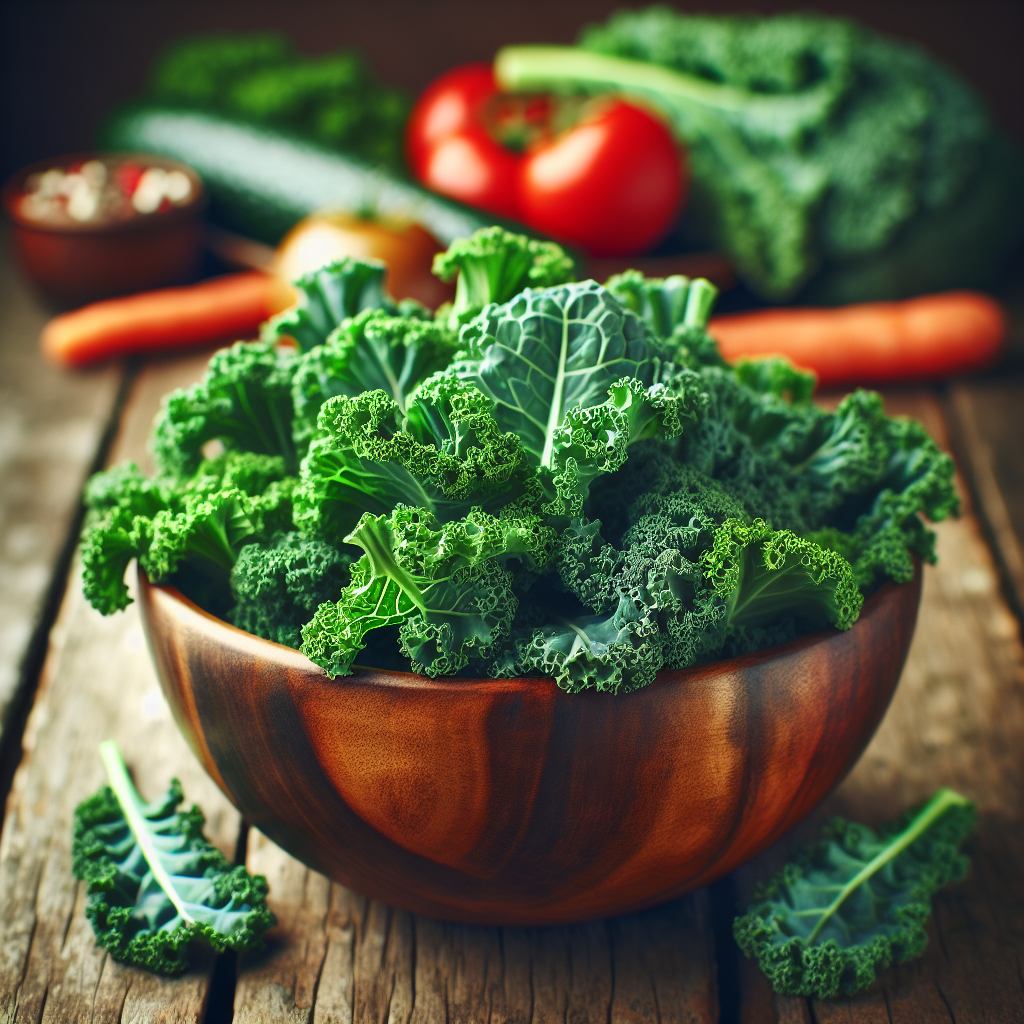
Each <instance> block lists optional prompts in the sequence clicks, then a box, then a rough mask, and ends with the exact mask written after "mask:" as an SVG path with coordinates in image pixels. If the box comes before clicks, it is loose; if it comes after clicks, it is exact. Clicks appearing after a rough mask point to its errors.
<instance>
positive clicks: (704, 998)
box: [0, 258, 1024, 1024]
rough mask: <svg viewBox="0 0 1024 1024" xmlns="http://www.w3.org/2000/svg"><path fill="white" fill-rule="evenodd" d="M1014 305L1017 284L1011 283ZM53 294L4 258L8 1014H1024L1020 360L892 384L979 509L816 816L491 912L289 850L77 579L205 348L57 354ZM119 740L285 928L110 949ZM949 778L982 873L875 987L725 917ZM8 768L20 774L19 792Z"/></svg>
mask: <svg viewBox="0 0 1024 1024" xmlns="http://www.w3.org/2000/svg"><path fill="white" fill-rule="evenodd" d="M1011 300H1012V302H1013V303H1014V304H1015V308H1017V309H1019V308H1020V306H1021V301H1020V296H1019V294H1018V295H1017V296H1016V297H1013V296H1011ZM45 316H46V311H45V310H44V309H43V308H41V307H40V306H39V305H38V304H37V303H36V302H35V301H34V300H33V298H32V297H31V295H30V294H29V293H28V292H27V290H26V289H25V288H24V286H23V285H22V284H21V283H19V281H18V280H17V278H16V276H15V275H14V273H13V271H12V269H11V267H10V265H9V261H7V260H6V258H5V259H4V261H3V262H2V264H0V389H2V391H0V474H2V475H0V480H2V484H0V488H2V489H0V517H2V518H0V566H2V570H0V612H2V614H0V636H2V638H3V641H4V642H3V643H2V644H0V721H2V735H0V740H2V746H0V785H2V786H3V790H4V793H5V795H6V796H7V804H6V813H5V817H4V822H3V836H2V841H0V1021H32V1022H38V1021H55V1022H73V1021H97V1022H108V1021H109V1022H114V1021H125V1022H127V1021H133V1022H143V1021H147V1022H148V1021H175V1022H185V1021H202V1020H205V1021H212V1022H214V1024H220V1022H224V1021H229V1020H232V1019H234V1020H235V1021H236V1022H239V1024H241V1022H266V1021H288V1022H300V1021H301V1022H307V1021H308V1022H314V1021H315V1022H324V1024H326V1022H341V1021H346V1022H348V1021H355V1022H363V1021H382V1022H384V1021H388V1022H390V1021H422V1022H435V1021H452V1022H455V1021H489V1022H495V1024H497V1022H501V1021H509V1022H511V1021H536V1022H538V1024H539V1022H543V1021H555V1020H557V1021H566V1022H569V1021H571V1022H585V1021H602V1022H605V1021H616V1022H618V1021H623V1022H625V1021H662V1022H665V1024H668V1022H669V1021H680V1022H692V1024H697V1022H699V1024H704V1022H712V1021H716V1020H721V1021H723V1022H726V1024H731V1022H736V1021H741V1022H744V1024H761V1022H780V1024H781V1022H786V1024H790V1022H792V1024H797V1022H800V1024H804V1022H806V1024H811V1022H816V1024H826V1022H831V1021H849V1022H858V1024H859V1022H864V1024H867V1022H874V1021H878V1022H880V1024H886V1022H891V1024H900V1022H907V1024H909V1022H926V1021H927V1022H931V1021H935V1022H947V1021H955V1022H957V1024H967V1022H971V1021H979V1022H980V1021H985V1022H986V1024H994V1022H1004V1021H1005V1022H1009V1021H1024V875H1022V870H1021V868H1022V865H1024V827H1022V823H1024V648H1022V646H1021V636H1020V621H1019V619H1018V617H1017V614H1015V612H1016V613H1018V614H1019V612H1020V610H1021V598H1022V596H1024V563H1022V559H1021V548H1020V544H1019V542H1018V539H1017V538H1018V537H1020V536H1022V535H1024V531H1022V525H1024V446H1022V444H1021V437H1024V431H1022V430H1021V427H1022V426H1024V415H1022V400H1024V378H1022V375H1021V372H1020V363H1021V360H1020V354H1019V353H1020V352H1021V351H1024V344H1022V341H1021V338H1020V336H1019V330H1020V326H1019V325H1020V323H1021V322H1022V318H1021V317H1020V316H1017V317H1016V318H1015V321H1014V323H1015V325H1016V326H1015V330H1017V331H1018V335H1017V336H1016V337H1015V340H1014V342H1013V349H1014V353H1015V355H1014V356H1013V358H1011V361H1010V362H1009V364H1008V368H1004V370H1003V372H1001V373H999V374H996V375H992V376H990V377H988V378H985V379H981V380H975V381H971V382H962V383H956V384H953V385H951V386H949V387H948V388H944V389H926V388H920V389H913V390H906V391H899V392H896V391H894V392H891V393H888V394H887V395H886V400H887V404H888V406H889V409H890V411H893V412H910V413H913V414H915V415H917V416H919V417H921V418H922V419H923V420H924V422H925V423H926V425H927V426H928V428H929V429H930V430H931V431H932V432H933V434H934V435H935V436H936V437H937V438H938V439H939V440H940V441H941V442H942V443H943V444H946V445H951V446H952V448H953V450H954V452H955V454H956V455H957V457H958V460H959V464H960V467H961V471H962V475H961V479H960V486H961V491H962V493H963V494H964V499H965V510H964V515H963V516H962V517H961V518H960V519H957V520H953V521H950V522H946V523H942V524H939V526H938V536H939V556H940V562H939V565H938V567H936V568H929V569H928V570H927V571H926V575H925V584H924V598H923V603H922V606H921V612H920V618H919V623H918V628H917V634H916V637H915V640H914V645H913V648H912V649H911V652H910V658H909V661H908V664H907V667H906V670H905V672H904V675H903V679H902V681H901V683H900V686H899V689H898V691H897V694H896V697H895V699H894V701H893V704H892V707H891V708H890V710H889V713H888V715H887V717H886V719H885V721H884V722H883V724H882V726H881V728H880V729H879V731H878V734H877V735H876V737H875V739H874V740H873V742H872V743H871V745H870V747H869V748H868V750H867V752H866V753H865V754H864V756H863V758H862V759H861V761H860V762H859V764H858V765H857V767H856V768H855V769H854V771H853V772H852V773H851V775H850V777H849V778H848V779H847V780H846V781H845V783H843V785H842V786H841V787H840V788H839V789H838V790H837V792H836V793H835V794H833V796H832V797H830V798H829V800H828V801H827V802H826V803H825V805H823V806H822V807H821V808H820V810H819V811H818V812H817V813H816V814H815V815H814V816H813V820H812V821H810V822H808V823H806V824H805V825H804V826H802V827H801V828H800V829H798V830H797V831H796V832H795V833H794V834H792V835H791V836H789V837H787V839H786V840H784V841H783V842H782V843H780V844H778V846H777V847H775V848H773V849H771V850H769V851H768V852H767V853H765V854H764V855H763V856H762V857H760V858H759V859H758V860H757V861H755V862H754V863H752V864H750V865H748V866H746V867H745V868H743V869H742V870H740V871H738V872H736V873H735V874H734V875H732V876H730V877H728V878H726V879H724V880H722V881H721V882H719V883H716V884H715V885H713V886H711V887H710V888H708V889H704V890H701V891H699V892H696V893H693V894H691V895H689V896H686V897H684V898H682V899H680V900H677V901H675V902H674V903H670V904H667V905H665V906H662V907H658V908H656V909H654V910H651V911H648V912H645V913H642V914H636V915H631V916H627V917H621V918H615V919H611V920H606V921H598V922H594V923H592V924H586V925H579V926H576V927H572V928H553V929H512V928H504V929H500V928H475V927H467V926H462V925H453V924H448V923H445V922H440V921H434V920H430V919H427V918H422V917H417V916H414V915H411V914H408V913H405V912H402V911H398V910H394V909H392V908H389V907H387V906H384V905H382V904H379V903H375V902H373V901H370V900H367V899H365V898H364V897H362V896H360V895H358V894H357V893H354V892H351V891H349V890H347V889H345V888H343V887H342V886H340V885H337V884H333V883H331V882H330V881H328V880H327V879H326V878H324V877H323V876H322V875H319V874H317V873H316V872H313V871H310V870H309V869H307V868H305V867H304V866H303V865H302V864H300V863H298V862H297V861H295V860H294V859H292V858H291V857H289V856H288V855H287V854H286V853H284V852H283V851H282V850H280V849H279V848H277V847H276V846H275V845H274V844H273V843H271V842H270V841H269V840H267V839H265V838H264V837H263V836H262V835H260V834H259V833H258V832H256V831H255V830H251V831H250V830H248V829H247V828H246V826H245V824H244V822H242V821H241V820H240V818H239V815H238V813H237V812H236V811H235V810H234V808H233V807H231V805H230V804H229V803H228V802H227V800H226V799H225V798H224V796H223V795H222V794H221V793H220V791H219V790H218V789H217V788H216V786H215V785H214V784H213V783H212V782H211V781H210V780H209V779H208V778H207V777H206V775H205V774H204V773H203V771H202V769H201V768H200V767H199V765H198V764H197V763H196V761H195V760H194V758H193V757H192V755H191V754H190V753H189V751H188V749H187V747H186V746H185V743H184V741H183V740H182V739H181V737H180V736H179V734H178V732H177V730H176V729H175V727H174V724H173V722H172V721H171V718H170V714H169V712H168V709H167V706H166V704H165V703H164V700H163V697H162V695H161V693H160V690H159V688H158V685H157V682H156V678H155V676H154V673H153V669H152V666H151V664H150V660H149V655H148V652H147V651H146V648H145V642H144V639H143V636H142V631H141V628H140V624H139V619H138V615H137V613H136V610H135V608H134V607H131V608H129V609H128V611H127V612H125V613H123V614H120V615H116V616H113V617H111V618H102V617H101V616H99V615H98V614H96V613H95V612H94V611H93V610H92V609H91V608H89V607H88V605H87V604H86V603H85V602H84V600H83V598H82V596H81V593H80V588H79V581H78V569H77V562H76V559H75V557H74V551H75V538H76V536H77V529H78V525H79V511H78V494H79V492H80V488H81V485H82V482H83V480H84V478H85V476H86V474H87V473H88V472H89V471H90V470H91V468H93V467H94V466H98V465H102V464H103V463H105V462H114V461H118V460H120V459H125V458H133V459H135V460H136V461H138V462H139V463H140V465H142V466H143V467H147V466H148V465H149V456H148V455H147V452H146V447H145V438H146V434H147V431H148V428H149V423H150V421H151V419H152V416H153V414H154V412H155V410H156V408H157V407H158V403H159V397H160V395H162V394H163V393H164V392H165V391H167V390H168V389H170V388H171V387H174V386H177V385H180V384H185V383H188V382H189V381H191V380H193V379H195V378H196V377H197V376H198V375H199V373H200V372H201V370H202V367H203V364H204V361H205V355H199V356H194V357H189V358H183V359H174V360H165V361H151V362H148V363H146V364H144V365H140V366H116V367H108V368H106V369H102V370H97V371H94V372H90V373H86V374H75V375H70V374H62V373H58V372H56V371H54V370H51V369H48V368H46V367H45V366H44V365H43V364H42V363H41V362H40V360H39V358H38V356H37V352H36V338H37V335H38V331H39V328H40V327H41V325H42V323H43V321H44V319H45ZM107 737H112V738H114V739H116V740H117V742H118V743H119V744H120V746H121V749H122V750H123V752H124V754H125V757H126V759H127V761H128V764H129V766H130V767H131V769H132V771H133V773H134V775H135V778H136V782H137V784H138V786H139V788H140V790H141V791H142V793H143V794H144V795H155V794H156V793H157V792H158V791H159V790H161V789H162V787H163V786H165V785H166V783H167V781H168V779H169V778H170V777H171V776H172V775H177V776H178V777H179V778H181V780H182V783H183V784H184V788H185V792H186V794H187V796H188V797H189V798H190V799H192V800H195V801H196V802H197V803H199V804H200V805H201V806H202V808H203V810H204V811H205V813H206V816H207V821H208V825H207V831H208V834H209V836H210V837H211V839H212V840H213V841H214V842H216V843H217V844H218V845H219V846H221V848H222V849H223V850H224V851H225V853H227V854H228V855H229V856H238V857H244V858H245V860H246V862H247V864H248V866H249V868H250V870H252V871H257V872H261V873H263V874H265V875H266V876H267V878H268V880H269V882H270V892H271V905H272V907H273V909H274V912H275V913H276V914H277V918H278V922H279V923H278V925H277V927H276V928H275V929H274V930H273V932H272V933H271V935H270V941H269V943H268V946H267V949H266V950H265V951H264V952H263V953H260V954H258V955H249V956H245V957H242V958H241V959H240V960H236V958H235V957H234V956H233V955H224V956H221V957H218V958H214V957H212V956H211V957H209V958H207V959H205V960H203V961H201V962H200V963H198V964H197V965H196V966H195V967H194V969H192V970H191V971H190V972H189V973H188V974H186V975H185V976H184V977H182V978H180V979H177V980H173V981H168V980H163V979H160V978H157V977H155V976H153V975H149V974H146V973H144V972H141V971H136V970H129V969H126V968H124V967H121V966H120V965H118V964H116V963H114V962H113V961H112V960H111V959H110V958H109V957H108V956H106V954H105V953H104V952H103V951H102V950H101V949H99V948H98V947H97V946H96V944H95V942H94V940H93V935H92V930H91V928H90V925H89V924H88V922H87V921H86V919H85V917H84V915H83V912H82V911H83V892H82V887H81V886H80V885H79V884H78V883H77V882H76V881H75V880H74V878H73V877H72V874H71V856H70V845H71V818H72V813H73V810H74V807H75V805H76V804H77V803H78V802H79V801H80V800H81V799H82V798H83V797H85V796H86V795H87V794H89V793H91V792H93V791H94V790H95V789H96V788H97V787H98V786H99V785H100V784H101V783H102V782H103V772H102V768H101V765H100V761H99V757H98V755H97V752H96V746H97V744H98V742H99V741H100V740H101V739H104V738H107ZM941 785H949V786H953V787H955V788H957V789H959V790H960V791H962V792H964V793H966V794H968V795H969V796H971V797H972V798H973V799H974V800H976V801H977V803H978V806H979V810H980V823H979V829H978V834H977V837H976V840H974V842H973V844H972V853H973V858H974V859H973V867H972V870H971V873H970V875H969V877H968V879H967V880H966V881H965V882H964V883H962V884H960V885H958V886H956V887H954V888H951V889H949V890H947V891H945V892H943V893H942V894H941V895H940V896H939V897H938V899H937V901H936V913H935V915H934V916H933V920H932V923H931V925H930V941H929V946H928V950H927V952H926V954H925V955H924V957H923V958H921V959H920V960H917V961H914V962H912V963H910V964H908V965H905V966H903V967H900V968H895V969H892V970H890V971H888V972H886V973H885V975H884V977H883V978H882V980H881V983H880V984H878V985H876V986H875V988H874V989H872V990H871V991H870V992H868V993H866V994H864V995H862V996H860V997H858V998H857V999H854V1000H844V1001H840V1002H834V1003H823V1002H808V1001H806V1000H801V999H789V998H779V997H775V996H773V995H772V993H771V992H770V991H769V989H768V988H767V985H766V983H765V982H764V980H763V979H762V978H761V976H760V974H759V973H758V971H757V969H756V968H755V967H753V966H752V965H751V964H749V963H747V962H746V961H744V960H743V958H742V956H741V955H740V954H739V952H738V950H737V949H736V947H735V945H734V944H733V943H732V940H731V937H730V930H729V929H730V925H731V920H732V917H733V915H734V913H735V910H736V907H737V904H738V903H742V902H743V901H744V900H745V899H746V898H747V897H748V896H749V894H750V892H751V890H752V888H753V886H754V885H755V883H756V882H757V881H758V880H759V879H762V878H764V877H765V876H767V875H768V874H770V873H772V872H773V871H774V870H776V869H777V867H778V866H779V865H780V864H781V863H782V862H783V861H784V860H785V859H786V856H787V851H788V850H789V849H790V848H791V847H792V845H793V844H794V843H796V842H799V841H800V840H801V839H804V838H806V837H807V835H808V834H809V833H811V832H813V830H814V829H815V828H816V827H817V825H818V824H820V821H821V820H822V819H823V818H825V817H828V816H830V815H833V814H837V813H841V814H844V815H848V816H851V817H854V818H857V819H860V820H863V821H867V822H870V823H872V824H876V823H878V822H880V821H882V820H884V819H886V818H888V817H891V816H894V815H895V814H897V813H899V812H900V811H901V810H903V809H904V808H906V807H907V806H908V805H910V804H912V803H914V802H915V801H921V800H923V799H925V798H926V797H928V796H929V795H930V794H931V793H932V792H933V791H934V790H935V789H936V788H938V787H939V786H941ZM8 789H9V794H8V793H7V791H8Z"/></svg>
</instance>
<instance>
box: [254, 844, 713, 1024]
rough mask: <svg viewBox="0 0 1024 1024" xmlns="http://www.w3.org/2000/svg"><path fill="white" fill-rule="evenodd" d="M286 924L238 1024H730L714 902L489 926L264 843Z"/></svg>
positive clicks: (257, 963) (265, 870)
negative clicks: (368, 886) (369, 888)
mask: <svg viewBox="0 0 1024 1024" xmlns="http://www.w3.org/2000/svg"><path fill="white" fill-rule="evenodd" d="M248 866H249V869H250V870H251V871H258V872H260V873H261V874H265V875H266V876H267V878H268V880H269V882H270V893H271V899H270V904H271V906H272V907H273V909H274V912H275V914H277V917H278V926H277V928H275V929H274V930H273V931H272V932H271V933H270V938H271V941H270V943H269V946H268V949H267V951H265V952H264V953H262V954H256V955H248V956H246V957H244V958H243V959H242V961H241V962H240V964H239V970H238V983H237V987H236V994H235V1018H234V1019H235V1024H249V1022H256V1021H266V1020H281V1021H288V1022H293V1021H294V1022H310V1024H342V1022H344V1024H349V1022H356V1024H362V1022H369V1021H374V1022H375V1021H381V1022H384V1021H409V1022H412V1024H418V1022H424V1024H429V1022H433V1021H442V1020H443V1021H450V1022H452V1024H455V1022H458V1021H489V1022H493V1024H521V1022H522V1024H525V1022H535V1024H542V1022H548V1021H560V1022H564V1021H571V1022H574V1024H586V1022H591V1021H601V1022H606V1021H609V1020H610V1021H615V1022H623V1024H625V1022H637V1021H656V1020H658V1021H663V1022H666V1024H667V1022H670V1021H680V1022H683V1021H687V1022H694V1024H696V1022H705V1021H706V1022H711V1021H714V1020H715V1019H716V1018H717V993H716V989H715V982H714V966H713V949H712V942H711V929H710V922H709V910H708V900H707V893H706V892H705V891H701V892H699V893H697V894H695V895H693V896H689V897H685V898H683V899H681V900H677V901H675V902H673V903H669V904H667V905H665V906H663V907H658V908H655V909H654V910H650V911H646V912H644V913H642V914H632V915H628V916H626V917H621V918H614V919H610V920H607V921H597V922H593V923H590V924H583V925H576V926H573V927H568V928H537V929H521V928H479V927H472V926H467V925H458V924H451V923H448V922H442V921H435V920H432V919H430V918H425V917H420V916H417V915H412V914H407V913H405V912H404V911H400V910H394V909H392V908H389V907H386V906H384V905H382V904H380V903H376V902H373V901H370V900H366V899H365V898H363V897H361V896H359V895H358V894H356V893H353V892H351V891H350V890H347V889H345V888H344V887H343V886H340V885H337V884H331V883H328V882H327V880H326V879H324V878H323V876H322V875H319V874H317V873H316V872H314V871H310V870H309V869H308V868H306V867H304V866H303V865H302V864H300V863H299V862H298V861H296V860H294V859H293V858H292V857H290V856H289V855H288V854H286V853H284V851H282V850H281V849H280V848H279V847H277V846H275V845H274V844H273V843H272V842H271V841H270V840H268V839H266V838H265V837H264V836H262V835H261V834H259V833H258V832H255V831H254V832H253V833H251V836H250V845H249V856H248Z"/></svg>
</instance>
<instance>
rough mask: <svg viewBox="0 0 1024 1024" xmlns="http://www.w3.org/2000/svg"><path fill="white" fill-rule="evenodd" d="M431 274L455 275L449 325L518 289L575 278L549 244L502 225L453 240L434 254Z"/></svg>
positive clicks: (566, 261)
mask: <svg viewBox="0 0 1024 1024" xmlns="http://www.w3.org/2000/svg"><path fill="white" fill-rule="evenodd" d="M433 270H434V273H435V274H436V275H437V276H438V277H439V278H441V280H442V281H451V280H452V279H453V278H455V277H456V275H458V281H457V283H456V285H455V302H454V303H452V308H451V311H450V314H449V322H450V324H451V326H453V327H456V328H457V327H458V326H459V325H461V324H464V323H467V322H468V321H469V320H471V319H472V318H473V317H474V316H476V315H477V313H479V312H480V311H481V310H483V309H485V308H486V307H487V306H489V305H490V304H491V303H492V302H497V303H502V302H508V300H509V299H511V298H513V297H514V296H516V295H518V294H519V293H520V292H521V291H522V290H523V289H524V288H527V287H530V288H550V287H552V286H553V285H557V284H565V283H566V282H568V281H575V280H576V274H575V267H574V265H573V261H572V259H571V258H570V257H569V256H568V255H566V253H565V250H564V249H562V247H561V246H560V245H556V244H555V243H554V242H542V241H539V240H538V239H536V238H527V236H526V235H516V234H513V233H512V232H510V231H506V230H505V229H504V228H500V227H491V228H481V230H479V231H475V232H474V233H473V234H472V235H470V237H469V238H459V239H456V241H454V242H453V243H452V244H451V245H450V246H449V248H448V251H447V252H443V253H438V255H437V256H435V257H434V267H433Z"/></svg>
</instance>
